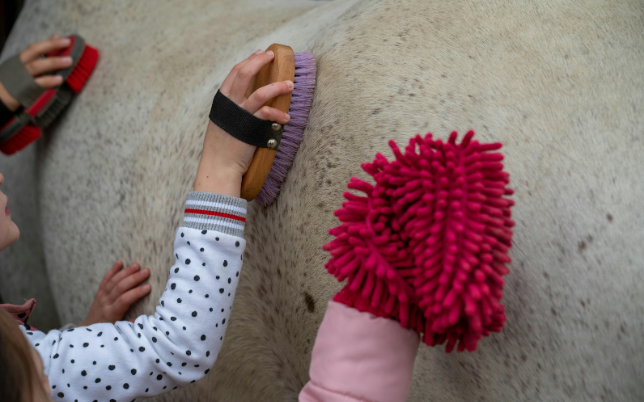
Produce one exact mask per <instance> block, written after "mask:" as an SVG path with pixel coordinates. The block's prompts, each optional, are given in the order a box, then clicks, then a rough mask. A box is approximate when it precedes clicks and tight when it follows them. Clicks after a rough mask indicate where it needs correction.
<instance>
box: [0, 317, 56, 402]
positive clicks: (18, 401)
mask: <svg viewBox="0 0 644 402" xmlns="http://www.w3.org/2000/svg"><path fill="white" fill-rule="evenodd" d="M30 348H31V346H30V345H29V343H28V342H27V339H26V338H25V336H24V335H23V334H22V332H21V331H20V328H18V325H16V321H15V320H14V319H13V317H11V316H10V315H9V313H7V312H6V311H5V310H4V309H2V308H0V395H2V400H3V401H6V402H31V401H32V400H33V397H34V396H35V395H34V389H42V387H41V386H40V384H39V381H38V378H39V373H37V372H36V366H35V364H34V361H33V358H32V355H31V349H30ZM43 393H44V390H43ZM45 398H49V396H46V397H45Z"/></svg>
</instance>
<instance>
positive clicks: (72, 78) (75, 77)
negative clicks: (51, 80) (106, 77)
mask: <svg viewBox="0 0 644 402" xmlns="http://www.w3.org/2000/svg"><path fill="white" fill-rule="evenodd" d="M98 56H99V52H98V50H97V49H95V48H93V47H91V46H89V45H85V49H84V50H83V54H82V55H81V57H80V59H78V63H76V67H74V69H73V70H72V72H71V73H70V74H69V77H67V80H66V81H65V82H67V85H69V87H70V88H71V89H72V91H74V92H75V93H79V92H80V91H81V89H83V86H84V85H85V83H86V82H87V80H88V79H89V76H90V75H92V71H94V68H96V63H97V62H98Z"/></svg>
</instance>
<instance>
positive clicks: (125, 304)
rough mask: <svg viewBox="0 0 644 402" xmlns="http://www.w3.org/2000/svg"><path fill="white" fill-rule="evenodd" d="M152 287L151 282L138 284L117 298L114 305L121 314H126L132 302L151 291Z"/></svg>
mask: <svg viewBox="0 0 644 402" xmlns="http://www.w3.org/2000/svg"><path fill="white" fill-rule="evenodd" d="M150 289H152V286H150V285H149V284H146V285H143V286H138V287H136V288H134V289H132V290H130V291H127V292H125V293H123V294H122V295H121V296H120V297H119V298H118V299H116V302H115V303H114V307H115V308H116V310H117V311H119V312H120V313H121V314H125V312H126V311H127V309H128V308H130V306H131V305H132V303H134V302H135V301H137V300H139V299H140V298H142V297H143V296H145V295H147V294H148V293H150Z"/></svg>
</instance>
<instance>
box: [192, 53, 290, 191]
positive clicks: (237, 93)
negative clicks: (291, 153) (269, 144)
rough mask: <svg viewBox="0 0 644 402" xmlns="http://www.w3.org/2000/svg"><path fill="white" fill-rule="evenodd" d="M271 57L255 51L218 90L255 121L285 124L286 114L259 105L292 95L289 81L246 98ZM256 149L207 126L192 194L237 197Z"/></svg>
mask: <svg viewBox="0 0 644 402" xmlns="http://www.w3.org/2000/svg"><path fill="white" fill-rule="evenodd" d="M274 56H275V55H274V54H273V52H271V51H269V52H266V53H265V52H263V51H261V50H258V51H257V52H256V53H255V54H253V55H252V56H250V57H249V58H248V59H246V60H244V61H242V62H241V63H239V64H237V65H236V66H235V67H233V69H232V71H231V72H230V73H229V74H228V76H227V77H226V79H225V80H224V82H223V83H222V84H221V88H220V89H219V90H220V91H221V93H222V94H223V95H226V96H227V97H228V98H229V99H230V100H232V101H233V102H235V103H236V104H237V105H239V106H240V107H242V108H243V109H245V110H246V111H248V112H249V113H252V114H254V115H255V116H256V117H258V118H260V119H263V120H270V121H275V122H277V123H279V124H286V123H288V121H289V120H290V116H289V115H288V114H286V113H284V112H281V111H280V110H278V109H275V108H273V107H268V106H263V107H262V105H263V104H264V103H266V102H267V101H269V100H270V99H272V98H275V97H276V96H279V95H283V94H286V93H289V92H291V91H292V90H293V83H292V82H291V81H283V82H275V83H273V84H270V85H266V86H264V87H261V88H258V89H257V90H256V91H255V92H253V93H252V94H251V96H250V97H248V98H246V93H247V92H248V89H249V88H250V85H251V81H252V79H253V77H254V76H255V75H257V73H258V72H259V70H261V69H262V67H264V66H265V65H266V64H268V63H270V62H271V61H272V60H273V57H274ZM255 148H256V147H254V146H252V145H249V144H246V143H245V142H242V141H240V140H238V139H237V138H235V137H233V136H231V135H230V134H228V133H226V132H225V131H224V130H222V129H221V128H219V127H218V126H217V125H215V124H214V123H213V122H211V121H210V122H208V129H207V131H206V139H205V141H204V147H203V153H202V155H201V162H200V163H199V169H198V170H197V179H196V180H195V186H194V190H195V191H205V192H211V193H219V194H225V195H230V196H233V197H239V193H240V188H241V179H242V176H243V175H244V174H245V173H246V171H247V170H248V167H249V166H250V163H251V161H252V160H253V155H254V154H255Z"/></svg>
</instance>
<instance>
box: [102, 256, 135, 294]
mask: <svg viewBox="0 0 644 402" xmlns="http://www.w3.org/2000/svg"><path fill="white" fill-rule="evenodd" d="M139 269H141V265H139V263H138V262H135V263H134V264H132V265H130V266H129V267H127V268H124V269H122V270H120V271H119V272H117V273H116V275H114V276H113V277H112V279H110V281H109V282H108V283H107V285H106V286H105V293H106V294H107V295H109V294H110V293H112V291H113V290H114V288H115V287H116V285H118V283H119V282H120V281H121V280H122V279H123V278H125V277H126V276H128V275H132V274H133V273H135V272H137V271H138V270H139Z"/></svg>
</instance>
